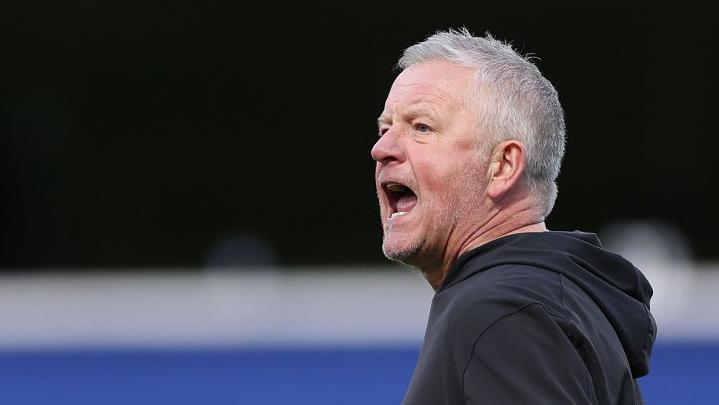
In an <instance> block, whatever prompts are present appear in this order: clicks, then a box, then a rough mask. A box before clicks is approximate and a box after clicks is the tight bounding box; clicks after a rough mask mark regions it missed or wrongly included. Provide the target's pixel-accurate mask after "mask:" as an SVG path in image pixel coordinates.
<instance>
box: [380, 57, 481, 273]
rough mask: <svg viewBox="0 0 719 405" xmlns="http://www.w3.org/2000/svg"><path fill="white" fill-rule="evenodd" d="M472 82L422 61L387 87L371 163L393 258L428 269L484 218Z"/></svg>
mask: <svg viewBox="0 0 719 405" xmlns="http://www.w3.org/2000/svg"><path fill="white" fill-rule="evenodd" d="M473 83H474V81H473V71H471V70H470V69H468V68H464V67H460V66H456V65H454V64H451V63H449V62H426V63H422V64H418V65H414V66H412V67H410V68H408V69H406V70H405V71H403V72H402V73H401V74H400V75H399V76H398V77H397V79H396V80H395V82H394V84H393V85H392V88H391V89H390V92H389V95H388V96H387V100H386V102H385V106H384V111H383V112H382V115H381V116H380V118H379V120H378V122H379V133H380V138H379V140H378V141H377V143H376V144H375V145H374V147H373V148H372V158H373V159H374V160H376V161H377V167H376V170H375V182H376V187H377V195H378V197H379V203H380V214H381V217H382V226H383V230H384V241H383V244H382V250H383V251H384V253H385V255H386V256H387V257H388V258H390V259H392V260H396V261H400V262H404V263H407V264H411V265H415V266H417V267H420V268H425V267H432V266H437V265H439V264H440V263H442V262H446V261H447V260H448V259H449V260H451V259H453V258H456V255H457V254H458V252H459V250H460V249H461V248H462V244H463V243H464V242H465V241H466V239H467V238H469V237H470V235H471V232H472V231H473V229H476V227H477V225H478V221H479V220H481V216H482V213H483V208H482V206H483V199H484V197H483V196H484V195H485V193H484V190H485V188H486V183H487V179H486V177H487V176H486V173H487V162H486V160H487V159H486V157H484V156H483V155H482V154H481V153H480V152H479V150H481V149H483V148H479V147H478V139H480V140H481V133H480V132H479V129H478V123H477V119H476V116H475V115H474V113H473V112H472V111H471V110H470V107H469V103H468V101H467V100H468V93H467V92H468V89H470V88H471V87H472V86H473ZM453 256H454V257H453Z"/></svg>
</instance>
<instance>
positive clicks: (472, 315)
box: [441, 264, 565, 322]
mask: <svg viewBox="0 0 719 405" xmlns="http://www.w3.org/2000/svg"><path fill="white" fill-rule="evenodd" d="M563 289H564V280H563V278H562V276H561V275H560V274H558V273H555V272H552V271H548V270H546V269H544V268H541V267H536V266H531V265H515V264H506V265H500V266H496V267H493V268H491V269H488V270H486V271H483V272H481V273H477V274H475V275H473V276H472V277H470V278H468V279H466V280H464V281H463V282H461V283H459V284H457V285H455V286H453V287H452V288H450V289H448V290H447V291H442V292H441V293H442V294H446V295H447V298H446V301H447V307H448V308H447V309H448V310H449V311H450V312H451V313H452V318H454V319H456V320H460V319H466V320H471V321H473V322H478V321H484V322H493V321H495V320H496V319H499V318H501V317H503V316H506V315H510V314H512V313H515V312H517V311H519V310H521V309H522V308H524V307H526V306H527V305H532V304H538V305H540V306H542V307H544V308H545V310H546V311H547V312H549V313H553V314H555V315H558V316H563V315H564V313H565V310H564V306H563V296H562V295H563Z"/></svg>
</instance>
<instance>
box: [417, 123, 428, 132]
mask: <svg viewBox="0 0 719 405" xmlns="http://www.w3.org/2000/svg"><path fill="white" fill-rule="evenodd" d="M414 130H415V131H417V132H432V128H431V127H430V126H429V125H427V124H415V125H414Z"/></svg>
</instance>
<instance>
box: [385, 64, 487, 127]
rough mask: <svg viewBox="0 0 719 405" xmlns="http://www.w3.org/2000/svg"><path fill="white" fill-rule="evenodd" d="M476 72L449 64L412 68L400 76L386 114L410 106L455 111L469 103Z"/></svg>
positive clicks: (421, 65)
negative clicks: (469, 92) (468, 99)
mask: <svg viewBox="0 0 719 405" xmlns="http://www.w3.org/2000/svg"><path fill="white" fill-rule="evenodd" d="M473 73H474V72H473V71H472V70H471V69H469V68H466V67H463V66H458V65H455V64H453V63H450V62H444V61H433V62H425V63H421V64H418V65H414V66H411V67H409V68H407V69H406V70H404V71H403V72H402V73H400V74H399V76H397V79H395V81H394V83H393V84H392V88H391V89H390V91H389V94H388V96H387V100H386V101H385V105H384V110H385V111H384V113H383V115H386V114H388V113H389V114H392V113H398V112H399V113H401V112H402V110H404V109H407V108H411V107H427V108H430V109H438V108H441V109H455V108H458V107H463V106H465V105H466V102H467V95H468V89H469V88H470V84H471V81H472V78H473Z"/></svg>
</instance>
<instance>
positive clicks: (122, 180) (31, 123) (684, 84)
mask: <svg viewBox="0 0 719 405" xmlns="http://www.w3.org/2000/svg"><path fill="white" fill-rule="evenodd" d="M239 3H240V2H227V3H225V4H223V3H214V2H189V1H176V2H159V1H149V2H143V3H138V4H134V5H133V4H130V3H128V2H120V1H115V2H109V1H90V0H86V1H67V2H65V3H63V4H62V5H57V4H55V3H51V2H20V1H18V2H16V3H15V4H6V3H3V5H2V8H0V24H2V25H0V28H1V29H2V31H1V32H0V34H1V35H0V52H2V54H1V55H2V57H1V58H0V61H1V63H2V67H0V73H1V74H2V76H1V77H2V79H1V80H0V86H1V87H0V165H2V166H1V167H0V268H2V269H6V270H8V269H13V270H16V269H23V268H26V269H39V268H43V269H45V268H55V269H62V268H85V269H88V270H89V269H92V268H96V267H136V268H142V267H149V266H160V267H171V266H181V267H196V266H203V265H206V264H207V263H208V262H209V263H213V261H212V260H213V259H211V257H212V255H213V253H212V252H215V253H217V251H218V249H219V251H221V252H222V251H224V252H225V255H227V251H231V250H232V249H233V248H236V247H238V246H239V247H242V246H244V249H247V250H250V251H255V249H252V248H248V247H247V246H250V247H251V246H254V245H252V243H257V242H256V239H258V238H259V239H262V240H264V241H265V242H266V243H267V245H266V246H265V248H267V249H271V250H273V251H274V254H275V255H276V262H277V263H279V264H281V265H309V264H338V263H355V264H356V263H380V262H383V261H384V259H383V257H382V254H381V251H380V239H381V235H380V232H381V230H380V226H379V218H378V212H377V211H378V209H377V203H376V198H375V195H374V186H373V170H374V164H373V162H372V160H371V159H370V157H369V150H370V148H371V146H372V144H373V143H374V141H375V139H376V128H375V119H376V117H377V115H378V114H379V112H380V110H381V108H382V104H383V102H384V98H385V95H386V92H387V90H388V89H389V86H390V84H391V83H392V80H393V79H394V76H395V75H396V71H393V69H392V67H393V65H394V63H395V62H396V60H397V58H398V57H399V56H400V54H401V52H402V49H403V48H405V47H407V46H409V45H411V44H413V43H415V42H418V41H421V40H422V39H424V38H425V37H426V36H428V35H429V34H431V33H433V32H434V31H435V30H437V29H445V28H448V27H459V26H462V25H465V26H467V27H468V28H469V29H470V30H471V31H472V32H474V33H483V32H485V31H487V30H489V31H491V32H492V33H493V34H494V35H495V36H496V37H499V38H502V39H507V40H511V41H513V43H514V45H515V46H516V47H517V48H518V49H519V50H520V51H522V52H523V53H527V52H531V53H533V54H535V55H536V56H538V57H540V58H541V60H540V61H539V62H538V65H539V67H540V69H541V70H542V71H543V72H544V74H545V75H546V76H547V77H548V78H549V79H550V80H551V81H552V82H553V83H554V85H555V86H556V88H557V89H558V91H559V94H560V99H561V101H562V103H563V105H564V108H565V112H566V120H567V127H568V148H567V154H566V158H565V161H564V165H563V169H562V174H561V176H560V179H559V185H560V196H559V199H558V202H557V205H556V207H555V210H554V213H553V214H552V215H551V217H550V218H549V221H548V224H549V226H550V228H553V229H583V230H588V231H596V230H599V229H601V228H602V227H604V226H606V225H608V224H610V223H612V222H614V221H617V220H621V219H628V218H637V219H651V220H656V219H658V220H661V221H665V222H668V223H671V224H673V225H674V226H676V227H677V228H678V229H679V230H681V231H682V232H684V233H685V234H686V235H687V237H688V238H689V240H690V241H691V245H692V248H693V251H694V254H695V255H696V257H698V258H700V259H717V258H719V253H718V252H717V249H716V246H717V242H719V237H718V236H717V233H716V232H715V231H714V230H715V229H717V228H719V216H717V215H716V210H717V206H718V205H719V204H718V203H719V199H717V197H716V196H715V193H714V188H715V187H716V186H717V184H719V182H718V181H717V179H716V175H717V174H719V173H718V171H717V164H716V162H715V160H716V151H717V146H719V142H718V141H717V135H719V134H718V133H717V129H716V121H717V116H716V115H715V111H716V107H717V94H719V79H717V65H716V61H717V56H716V54H717V51H718V50H719V49H717V46H716V40H717V39H719V36H718V35H717V16H719V13H718V12H717V11H719V8H717V6H716V5H714V4H707V3H703V4H686V3H680V2H677V3H663V4H660V5H657V4H651V5H649V4H640V3H634V4H629V5H627V4H624V3H621V4H618V3H581V4H575V3H563V2H554V3H542V2H532V3H527V4H523V3H514V4H513V5H511V6H510V5H499V4H496V3H500V2H491V3H482V2H467V3H464V4H462V5H457V4H455V5H452V6H450V5H448V4H440V3H436V2H413V3H409V4H404V5H399V4H395V3H387V4H384V5H382V4H376V5H370V4H364V3H362V2H354V3H351V5H349V6H348V5H337V6H334V7H325V6H317V5H308V4H301V5H294V6H288V5H285V4H281V3H276V2H250V3H242V4H239ZM252 238H255V239H254V240H255V242H252V240H253V239H252ZM238 240H239V242H238ZM248 240H249V241H250V242H248ZM248 243H249V245H248ZM218 246H219V247H218ZM223 249H224V250H223ZM239 251H240V254H239V255H240V256H242V254H243V253H242V248H240V249H239ZM270 254H271V252H270V253H268V257H269V256H270ZM231 255H232V254H230V256H231ZM208 257H210V258H209V259H208ZM220 257H222V254H220ZM235 260H236V261H237V262H242V260H243V259H242V258H241V257H240V258H237V257H235ZM248 260H249V259H248ZM260 261H261V260H260ZM268 261H269V259H268ZM220 262H222V261H221V260H220ZM215 263H216V262H215Z"/></svg>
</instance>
